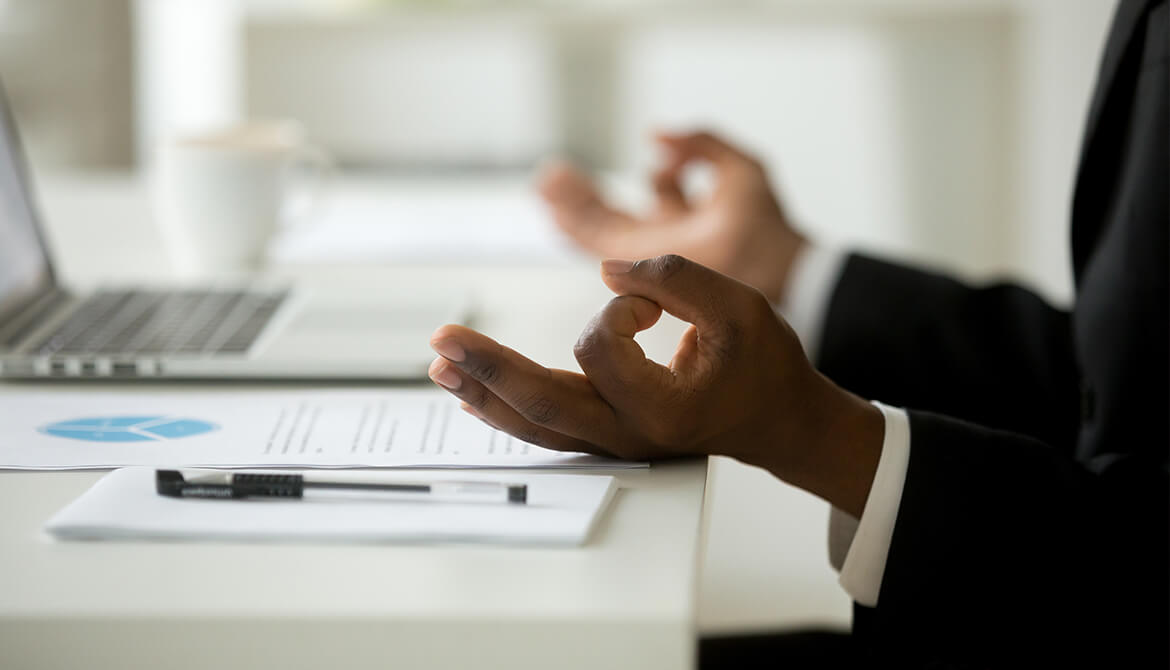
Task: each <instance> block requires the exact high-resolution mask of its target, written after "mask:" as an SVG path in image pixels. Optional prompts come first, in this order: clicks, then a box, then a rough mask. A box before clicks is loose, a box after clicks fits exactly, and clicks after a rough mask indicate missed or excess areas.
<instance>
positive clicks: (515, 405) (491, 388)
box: [430, 255, 884, 517]
mask: <svg viewBox="0 0 1170 670" xmlns="http://www.w3.org/2000/svg"><path fill="white" fill-rule="evenodd" d="M602 280H603V281H605V283H606V285H608V286H609V288H610V289H611V290H613V292H614V293H616V294H617V296H618V297H616V298H614V299H613V300H611V301H610V302H609V304H607V305H606V306H605V308H604V309H602V311H601V312H600V313H599V314H597V316H595V317H594V318H593V320H592V321H591V322H590V323H589V324H588V325H587V326H586V328H585V330H584V332H583V333H582V334H581V337H580V339H579V340H578V341H577V344H576V346H575V347H574V348H573V353H574V354H575V356H576V358H577V362H578V363H579V364H580V366H581V370H582V372H583V373H584V374H581V373H577V372H570V371H566V370H553V369H549V368H545V367H543V366H541V365H539V364H537V363H535V362H533V361H531V360H529V359H527V358H525V357H524V356H522V355H520V354H519V353H517V352H515V351H513V350H511V349H508V348H507V347H504V346H503V345H501V344H499V343H497V342H495V341H494V340H492V339H491V338H489V337H486V336H485V335H483V334H481V333H478V332H476V331H474V330H471V329H468V328H464V327H462V326H455V325H447V326H443V327H441V328H439V329H438V330H437V331H436V332H435V334H434V335H433V337H432V339H431V345H432V347H433V348H434V350H435V351H436V352H437V353H438V354H439V355H440V358H438V359H436V360H435V362H434V363H432V365H431V368H430V376H431V378H432V379H433V380H434V381H435V382H436V383H437V384H439V385H440V386H442V387H443V388H445V389H447V390H448V391H449V392H451V393H452V394H454V395H455V396H456V397H458V398H460V399H461V400H462V401H463V403H464V404H463V406H464V409H466V410H467V411H468V412H470V413H471V414H473V415H475V416H477V417H479V418H480V419H482V420H483V421H484V422H486V423H488V424H489V425H491V426H493V427H495V428H498V429H500V430H503V431H505V432H507V433H510V434H512V435H514V436H516V437H518V438H520V439H522V440H525V441H528V442H532V443H533V444H537V445H539V446H542V447H546V448H549V449H556V450H561V451H577V452H586V453H593V454H604V455H610V456H616V457H618V458H625V459H633V460H653V459H662V458H671V457H681V456H697V455H723V456H730V457H732V458H736V459H738V460H740V461H743V462H745V463H749V464H752V465H757V466H760V467H763V468H765V469H767V470H768V471H770V472H772V473H773V474H774V475H776V476H777V477H779V478H780V479H783V480H784V481H787V482H789V483H791V484H793V485H795V486H799V487H801V488H803V489H805V490H807V491H809V492H811V493H813V494H815V495H817V496H820V497H821V498H823V499H825V500H827V501H829V502H830V503H832V504H833V505H834V506H836V507H838V508H839V509H841V510H843V511H845V512H848V513H850V514H852V515H854V516H855V517H860V516H861V513H862V511H863V509H864V507H865V501H866V498H867V497H868V495H869V488H870V485H871V483H872V481H873V475H874V471H875V470H876V469H877V463H878V458H879V456H880V454H881V445H882V440H883V435H884V419H883V417H882V415H881V412H880V411H879V410H877V409H876V408H875V407H873V406H872V405H871V404H870V403H868V402H866V401H865V400H862V399H861V398H859V397H857V396H855V395H853V394H851V393H849V392H847V391H845V390H844V389H842V388H840V387H838V386H836V385H835V384H833V382H832V381H830V380H829V379H828V378H826V377H825V376H823V375H821V374H820V373H819V372H818V371H817V370H816V369H815V368H814V367H813V365H812V364H811V363H810V362H809V361H808V359H807V357H806V356H805V355H804V351H803V349H802V348H801V345H800V342H799V341H798V339H797V337H796V334H795V333H794V332H793V331H792V329H791V328H790V327H789V326H788V324H786V323H785V322H784V321H783V319H781V318H780V317H779V316H777V315H776V313H775V312H774V311H773V309H772V306H771V304H770V303H769V301H768V299H767V298H766V297H765V296H764V295H763V294H762V293H761V292H760V291H759V290H757V289H756V288H753V287H751V286H749V285H747V284H744V283H742V282H740V281H738V280H736V279H733V278H731V277H728V276H726V275H724V274H721V273H719V272H716V271H714V270H712V269H710V268H707V267H704V266H702V265H699V264H698V263H695V262H692V261H690V260H687V259H686V258H684V257H682V256H678V255H665V256H659V257H655V258H650V259H647V260H642V261H638V262H634V263H631V262H629V261H617V260H611V261H605V262H604V263H603V264H602ZM663 310H665V311H667V312H669V313H671V314H673V315H675V316H676V317H678V318H680V319H682V320H683V321H686V322H687V323H689V324H691V326H690V328H688V329H687V331H686V333H685V334H684V335H683V338H682V341H681V342H680V343H679V346H678V349H677V350H676V352H675V354H674V357H673V358H672V359H671V361H670V364H669V365H665V366H664V365H661V364H659V363H656V362H654V361H652V360H650V359H648V358H647V357H646V355H645V353H644V352H643V351H642V348H641V347H640V346H639V345H638V344H637V342H635V341H634V335H635V334H636V333H638V332H639V331H642V330H645V329H647V328H649V327H651V326H652V325H654V323H655V322H657V320H658V318H659V317H660V316H661V314H662V311H663Z"/></svg>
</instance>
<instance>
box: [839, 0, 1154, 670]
mask: <svg viewBox="0 0 1170 670" xmlns="http://www.w3.org/2000/svg"><path fill="white" fill-rule="evenodd" d="M1167 21H1168V19H1167V3H1166V1H1165V0H1162V1H1160V2H1152V1H1141V0H1134V1H1131V0H1122V2H1121V4H1120V5H1119V7H1118V11H1117V15H1116V16H1115V18H1114V23H1113V26H1112V28H1111V31H1110V35H1109V40H1108V43H1107V45H1106V48H1105V53H1104V59H1103V62H1102V65H1101V70H1100V73H1099V79H1098V84H1097V89H1096V92H1095V94H1094V96H1093V101H1092V106H1091V108H1090V111H1089V120H1088V127H1087V132H1086V137H1085V141H1084V146H1083V150H1082V157H1081V161H1080V166H1079V172H1078V176H1077V181H1076V190H1075V194H1074V199H1073V214H1072V226H1071V233H1072V235H1071V237H1072V250H1073V254H1072V255H1073V262H1074V277H1075V283H1076V298H1075V306H1074V308H1073V310H1072V312H1071V313H1069V312H1065V311H1061V310H1058V309H1054V308H1052V307H1050V306H1048V305H1046V304H1045V303H1044V302H1043V301H1042V300H1041V299H1039V298H1038V297H1036V296H1035V295H1034V294H1032V293H1030V292H1028V291H1026V290H1024V289H1022V288H1019V287H1016V286H1012V285H1007V284H1001V285H993V286H983V287H979V288H972V287H967V286H964V285H961V284H959V283H957V282H955V281H952V280H950V279H947V278H944V277H942V276H938V275H934V274H930V273H925V272H920V271H915V270H910V269H907V268H902V267H898V266H896V265H893V264H889V263H885V262H882V261H879V260H875V259H871V258H866V257H862V256H859V255H854V256H851V257H850V258H849V260H848V261H847V262H846V265H845V270H844V272H843V275H842V278H841V280H840V282H839V284H838V286H837V288H836V289H835V292H834V294H833V297H832V299H831V302H830V305H829V309H828V313H827V316H826V323H825V328H824V335H823V341H822V343H821V349H820V350H821V354H820V360H819V361H818V365H819V366H820V368H821V369H822V370H823V371H824V372H825V373H826V374H827V375H828V376H830V377H831V378H833V379H834V380H835V381H836V382H837V383H839V384H841V385H842V386H844V387H846V388H848V389H850V390H852V391H854V392H857V393H859V394H861V395H863V396H865V397H868V398H873V399H878V400H881V401H884V402H886V403H889V404H893V405H898V406H903V407H906V408H907V409H908V411H909V416H910V429H911V447H910V463H909V469H908V471H907V476H906V483H905V489H904V492H903V496H902V501H901V506H900V508H899V512H898V517H897V524H896V526H895V529H894V535H893V540H892V543H891V546H890V552H889V555H888V560H887V563H886V569H885V573H884V577H883V580H882V589H881V593H880V597H879V602H878V605H877V607H876V608H874V609H872V610H870V609H868V608H862V607H860V606H858V607H856V608H855V620H854V630H855V634H856V635H855V637H856V638H857V639H858V640H859V641H861V642H862V643H863V644H865V645H866V647H867V648H868V649H869V650H870V651H871V652H874V653H878V654H881V655H882V657H883V658H884V659H886V660H890V659H897V660H898V661H899V662H900V663H904V664H906V665H920V664H926V665H931V664H943V665H949V664H959V665H965V664H972V665H983V664H987V665H1000V664H1006V665H1016V664H1023V663H1026V662H1027V661H1035V660H1041V659H1046V660H1050V661H1053V662H1058V661H1064V662H1071V663H1072V664H1073V665H1075V666H1081V665H1082V664H1083V665H1088V664H1089V661H1090V660H1094V661H1099V662H1103V663H1106V664H1107V665H1106V666H1102V667H1161V668H1166V667H1168V664H1170V662H1168V660H1167V655H1168V650H1170V639H1168V638H1170V583H1168V573H1170V551H1168V544H1170V512H1168V510H1170V485H1168V475H1167V472H1168V470H1167V461H1168V452H1170V437H1168V425H1170V412H1168V410H1170V400H1168V379H1170V359H1168V355H1167V352H1168V349H1170V334H1168V328H1167V321H1168V317H1167V310H1168V304H1170V296H1168V291H1167V284H1168V281H1167V279H1168V273H1170V269H1168V264H1167V255H1168V249H1170V241H1168V236H1167V230H1168V228H1170V219H1168V214H1167V199H1168V195H1167V183H1168V180H1170V176H1168V169H1167V146H1168V144H1170V140H1168V139H1167V115H1168V111H1167V82H1168V80H1170V74H1168V71H1167V32H1168V31H1170V27H1168V23H1167ZM1015 645H1023V647H1022V649H1023V651H1022V653H1023V655H1022V656H1021V655H1019V653H1018V652H1016V651H1014V647H1015ZM1145 654H1152V655H1153V656H1152V659H1153V660H1152V661H1150V660H1145V659H1149V658H1151V657H1150V656H1145Z"/></svg>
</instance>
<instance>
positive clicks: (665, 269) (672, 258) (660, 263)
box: [634, 254, 689, 282]
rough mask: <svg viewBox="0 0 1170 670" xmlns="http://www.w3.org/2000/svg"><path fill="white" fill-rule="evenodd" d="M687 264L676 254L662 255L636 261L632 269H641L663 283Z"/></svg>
mask: <svg viewBox="0 0 1170 670" xmlns="http://www.w3.org/2000/svg"><path fill="white" fill-rule="evenodd" d="M687 263H689V261H688V260H687V259H686V258H683V257H682V256H679V255H678V254H664V255H662V256H656V257H654V258H648V259H646V260H641V261H638V262H637V263H635V264H634V269H635V270H639V269H641V270H643V271H644V272H645V273H646V274H648V275H650V276H651V277H652V278H654V279H656V280H657V281H659V282H665V281H669V280H670V279H671V277H674V276H675V275H676V274H678V273H679V272H681V271H682V269H683V268H684V267H686V265H687Z"/></svg>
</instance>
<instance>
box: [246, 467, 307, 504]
mask: <svg viewBox="0 0 1170 670" xmlns="http://www.w3.org/2000/svg"><path fill="white" fill-rule="evenodd" d="M232 489H233V490H234V492H235V494H236V496H237V497H241V498H245V497H249V496H263V497H268V498H300V497H303V496H304V494H305V479H304V477H302V476H301V475H274V474H248V473H236V474H234V475H232Z"/></svg>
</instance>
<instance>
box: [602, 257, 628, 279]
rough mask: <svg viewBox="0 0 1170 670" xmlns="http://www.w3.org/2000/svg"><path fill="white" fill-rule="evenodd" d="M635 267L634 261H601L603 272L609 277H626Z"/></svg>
mask: <svg viewBox="0 0 1170 670" xmlns="http://www.w3.org/2000/svg"><path fill="white" fill-rule="evenodd" d="M632 267H634V261H623V260H617V259H610V260H607V261H601V271H602V272H604V273H605V274H607V275H624V274H626V273H627V272H629V271H630V268H632Z"/></svg>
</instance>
